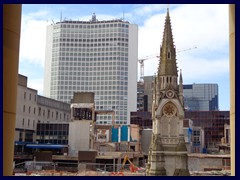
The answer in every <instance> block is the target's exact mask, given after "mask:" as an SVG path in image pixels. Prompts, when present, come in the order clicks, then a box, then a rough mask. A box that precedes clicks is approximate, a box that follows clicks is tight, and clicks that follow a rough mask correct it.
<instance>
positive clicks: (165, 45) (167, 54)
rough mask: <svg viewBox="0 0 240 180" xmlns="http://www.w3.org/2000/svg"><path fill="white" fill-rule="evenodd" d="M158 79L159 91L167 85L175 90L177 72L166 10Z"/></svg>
mask: <svg viewBox="0 0 240 180" xmlns="http://www.w3.org/2000/svg"><path fill="white" fill-rule="evenodd" d="M158 77H159V79H161V82H162V83H161V84H162V85H161V89H165V88H166V86H167V84H172V86H173V87H174V88H175V89H176V90H177V77H178V70H177V63H176V50H175V45H174V42H173V35H172V28H171V20H170V16H169V9H168V8H167V15H166V19H165V25H164V32H163V39H162V45H161V47H160V63H159V67H158Z"/></svg>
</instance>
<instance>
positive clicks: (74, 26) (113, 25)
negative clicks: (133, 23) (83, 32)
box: [54, 22, 129, 29]
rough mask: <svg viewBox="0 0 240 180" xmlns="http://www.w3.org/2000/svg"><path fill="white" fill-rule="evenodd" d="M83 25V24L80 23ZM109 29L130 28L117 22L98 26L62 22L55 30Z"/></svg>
mask: <svg viewBox="0 0 240 180" xmlns="http://www.w3.org/2000/svg"><path fill="white" fill-rule="evenodd" d="M77 23H78V22H77ZM79 23H81V22H79ZM107 27H122V28H128V27H129V24H126V23H122V22H115V23H110V22H104V23H100V22H98V24H96V23H94V24H71V23H69V24H67V23H64V22H62V23H61V24H58V25H55V26H54V29H55V28H56V29H57V28H76V29H78V28H87V29H90V28H107Z"/></svg>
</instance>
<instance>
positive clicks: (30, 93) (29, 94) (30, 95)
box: [29, 93, 31, 101]
mask: <svg viewBox="0 0 240 180" xmlns="http://www.w3.org/2000/svg"><path fill="white" fill-rule="evenodd" d="M29 100H30V101H31V93H30V94H29Z"/></svg>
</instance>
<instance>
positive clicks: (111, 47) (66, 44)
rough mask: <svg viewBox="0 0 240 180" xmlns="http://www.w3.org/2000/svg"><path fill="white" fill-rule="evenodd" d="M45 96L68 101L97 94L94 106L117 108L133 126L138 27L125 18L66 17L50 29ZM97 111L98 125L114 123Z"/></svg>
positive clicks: (120, 120) (119, 120)
mask: <svg viewBox="0 0 240 180" xmlns="http://www.w3.org/2000/svg"><path fill="white" fill-rule="evenodd" d="M45 58H46V59H45V77H44V95H45V96H47V97H50V98H53V99H56V100H59V101H63V102H67V103H70V100H71V98H72V97H73V93H74V92H94V94H95V108H96V110H114V111H115V123H116V124H130V111H136V109H137V107H136V106H137V105H136V104H137V62H138V26H137V25H135V24H130V23H129V22H127V21H123V20H108V21H98V20H97V19H96V16H95V15H93V16H92V19H91V20H89V21H62V22H58V23H56V24H52V25H50V26H48V27H47V40H46V57H45ZM111 123H112V117H111V115H98V116H97V124H111Z"/></svg>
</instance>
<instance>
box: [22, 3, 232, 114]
mask: <svg viewBox="0 0 240 180" xmlns="http://www.w3.org/2000/svg"><path fill="white" fill-rule="evenodd" d="M167 7H169V13H170V18H171V24H172V32H173V38H174V44H175V46H176V50H177V63H178V69H179V70H180V69H182V75H183V84H193V83H196V84H200V83H217V84H218V92H219V110H229V109H230V105H229V104H230V83H229V33H228V27H229V26H228V5H227V4H179V5H178V4H169V5H166V4H69V5H68V4H45V5H44V4H23V5H22V22H21V38H20V57H19V58H20V59H19V73H20V74H22V75H24V76H27V77H28V87H30V88H33V89H36V90H38V94H39V95H43V79H44V62H45V46H46V44H45V43H46V28H47V26H48V25H50V24H52V23H56V22H59V21H60V19H61V17H62V20H84V21H88V20H89V19H91V17H92V14H93V13H95V14H96V16H97V19H98V20H112V19H121V18H122V19H124V20H126V21H129V22H130V23H132V24H137V25H138V58H139V59H145V58H147V60H145V61H144V76H152V75H155V73H156V72H157V67H158V58H156V56H158V55H159V51H160V45H161V42H162V36H163V28H164V22H165V17H166V9H167ZM61 14H62V15H61ZM138 77H140V64H138Z"/></svg>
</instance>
